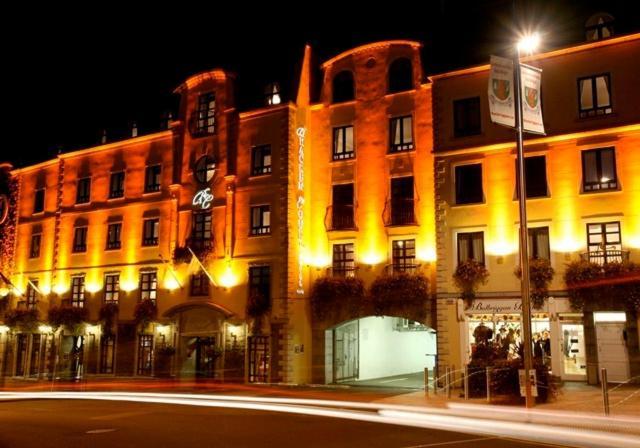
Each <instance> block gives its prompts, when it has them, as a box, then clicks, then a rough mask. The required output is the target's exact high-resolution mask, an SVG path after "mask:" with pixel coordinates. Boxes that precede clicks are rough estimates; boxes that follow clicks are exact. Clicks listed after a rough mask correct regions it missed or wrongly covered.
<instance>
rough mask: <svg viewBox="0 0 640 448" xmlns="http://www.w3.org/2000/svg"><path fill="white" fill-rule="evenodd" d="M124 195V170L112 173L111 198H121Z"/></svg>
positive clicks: (110, 182) (110, 183)
mask: <svg viewBox="0 0 640 448" xmlns="http://www.w3.org/2000/svg"><path fill="white" fill-rule="evenodd" d="M123 196H124V171H118V172H116V173H111V177H110V179H109V199H115V198H121V197H123Z"/></svg>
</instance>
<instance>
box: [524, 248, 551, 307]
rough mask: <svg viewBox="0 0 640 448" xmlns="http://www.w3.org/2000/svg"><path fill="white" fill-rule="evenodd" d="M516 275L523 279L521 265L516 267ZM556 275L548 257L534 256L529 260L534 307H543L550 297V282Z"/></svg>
mask: <svg viewBox="0 0 640 448" xmlns="http://www.w3.org/2000/svg"><path fill="white" fill-rule="evenodd" d="M515 275H516V277H518V278H519V279H522V268H521V267H520V266H518V267H517V268H516V269H515ZM554 275H555V271H554V270H553V268H552V267H551V262H550V261H549V260H547V259H546V258H532V259H530V260H529V283H530V285H531V303H532V304H533V307H534V308H537V309H540V308H542V306H543V305H544V301H545V300H546V299H547V298H548V297H549V284H550V283H551V280H553V276H554Z"/></svg>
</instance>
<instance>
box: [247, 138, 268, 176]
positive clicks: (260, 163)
mask: <svg viewBox="0 0 640 448" xmlns="http://www.w3.org/2000/svg"><path fill="white" fill-rule="evenodd" d="M270 172H271V145H262V146H256V147H254V148H253V149H252V150H251V175H252V176H261V175H263V174H269V173H270Z"/></svg>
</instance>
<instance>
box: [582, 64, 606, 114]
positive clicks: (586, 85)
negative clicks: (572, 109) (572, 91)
mask: <svg viewBox="0 0 640 448" xmlns="http://www.w3.org/2000/svg"><path fill="white" fill-rule="evenodd" d="M578 94H579V97H580V100H579V101H580V118H584V117H595V116H598V115H606V114H610V113H611V112H613V108H612V106H611V76H609V74H608V73H606V74H603V75H596V76H588V77H586V78H580V79H578Z"/></svg>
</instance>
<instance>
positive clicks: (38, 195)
mask: <svg viewBox="0 0 640 448" xmlns="http://www.w3.org/2000/svg"><path fill="white" fill-rule="evenodd" d="M43 211H44V188H40V189H38V190H36V192H35V194H34V197H33V213H41V212H43Z"/></svg>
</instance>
